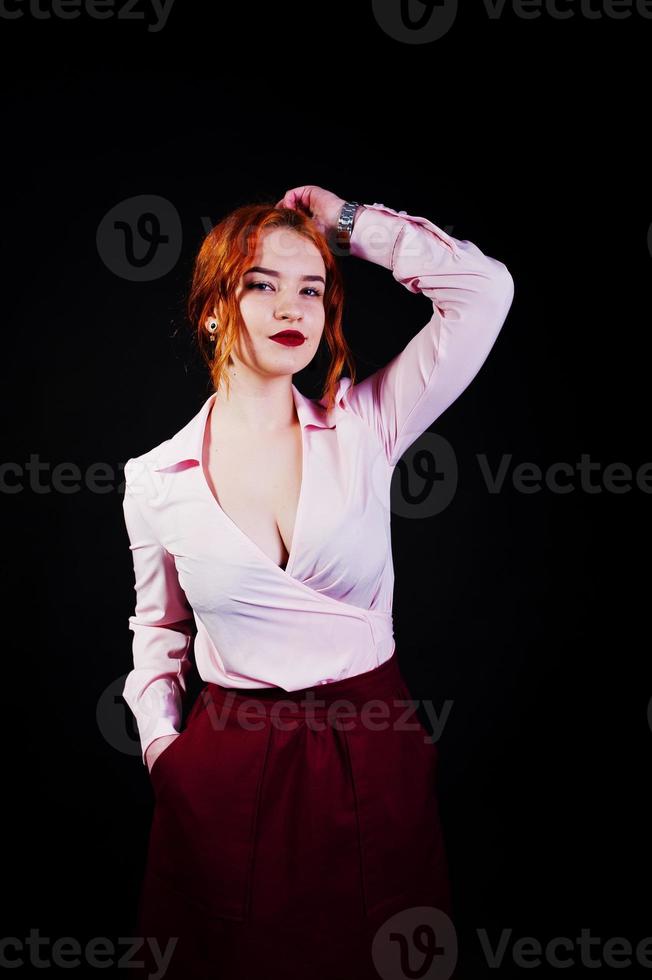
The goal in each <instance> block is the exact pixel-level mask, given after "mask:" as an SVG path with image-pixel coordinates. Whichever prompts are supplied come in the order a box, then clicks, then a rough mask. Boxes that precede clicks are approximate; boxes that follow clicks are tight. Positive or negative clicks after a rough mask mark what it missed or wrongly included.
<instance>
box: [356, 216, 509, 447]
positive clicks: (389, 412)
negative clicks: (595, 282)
mask: <svg viewBox="0 0 652 980" xmlns="http://www.w3.org/2000/svg"><path fill="white" fill-rule="evenodd" d="M351 255H355V256H357V257H358V258H362V259H368V260H369V261H371V262H375V263H377V264H378V265H382V266H383V267H384V268H385V269H389V270H390V271H391V273H392V275H393V276H394V278H395V279H396V280H397V282H400V283H401V284H402V285H403V286H405V288H406V289H409V290H410V292H412V293H424V294H425V295H426V296H427V297H428V298H429V299H430V300H432V305H433V314H432V317H431V318H430V320H429V321H428V323H426V325H425V326H424V327H423V328H422V329H421V330H420V331H419V332H418V333H417V334H416V335H415V336H414V337H413V338H412V339H411V340H410V341H409V343H408V344H407V345H406V346H405V347H404V348H403V350H402V351H401V352H400V353H399V354H397V356H396V357H394V358H393V360H391V361H390V362H389V363H388V364H386V365H385V366H384V367H382V368H380V369H379V370H377V371H375V372H374V373H373V374H372V375H370V376H369V377H368V378H365V380H364V381H361V382H360V383H359V384H356V385H353V386H352V387H350V388H349V389H348V391H347V393H346V401H347V404H348V405H349V407H350V408H351V410H352V411H353V412H355V413H356V414H358V415H359V416H360V417H361V418H363V419H364V420H365V422H366V423H367V424H368V425H369V427H370V428H371V429H372V430H373V432H374V433H375V435H376V437H377V439H378V442H379V443H380V445H381V446H382V448H383V450H384V452H385V454H386V456H387V459H388V461H389V462H390V463H391V464H392V465H395V464H396V463H397V462H398V460H399V459H400V458H401V456H402V455H403V453H404V452H405V450H406V449H407V448H408V446H410V445H411V444H412V443H413V442H414V441H415V440H416V439H417V438H418V437H419V436H420V435H421V434H422V433H423V432H425V430H426V429H427V428H428V426H430V425H431V424H432V423H433V422H434V421H435V419H436V418H438V416H440V415H441V414H442V412H443V411H444V410H445V409H446V408H448V406H449V405H451V404H452V403H453V402H454V401H455V399H456V398H457V397H458V396H459V395H461V393H462V392H463V391H464V389H465V388H466V387H467V385H469V383H470V382H471V381H472V380H473V378H474V377H475V376H476V374H477V373H478V371H479V370H480V368H481V367H482V364H483V363H484V361H485V359H486V357H487V355H488V354H489V351H490V350H491V348H492V346H493V344H494V342H495V340H496V338H497V336H498V334H499V332H500V329H501V327H502V325H503V323H504V321H505V318H506V316H507V313H508V311H509V308H510V306H511V303H512V299H513V296H514V282H513V280H512V277H511V275H510V273H509V271H508V269H507V267H506V266H505V265H504V264H503V263H502V262H499V261H498V260H497V259H493V258H490V257H489V256H487V255H484V254H483V253H482V252H481V251H480V249H479V248H478V247H477V245H474V244H473V242H469V241H460V240H459V239H457V238H453V237H452V236H451V235H448V234H446V232H444V231H442V229H441V228H438V227H437V225H435V224H433V223H432V222H431V221H428V220H427V218H420V217H415V216H413V215H409V214H406V212H405V211H394V210H393V209H392V208H387V207H385V206H384V205H383V204H365V205H363V206H362V207H361V208H359V209H358V212H357V214H356V218H355V224H354V226H353V232H352V235H351Z"/></svg>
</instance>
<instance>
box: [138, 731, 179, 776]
mask: <svg viewBox="0 0 652 980" xmlns="http://www.w3.org/2000/svg"><path fill="white" fill-rule="evenodd" d="M180 734H181V732H175V734H174V735H159V737H158V738H155V739H154V741H153V742H150V743H149V745H148V746H147V751H146V752H145V762H146V763H147V768H148V770H149V772H151V771H152V766H153V765H154V762H155V761H156V759H158V757H159V755H160V754H161V752H165V750H166V748H167V747H168V745H171V744H172V742H174V740H175V738H178V737H179V735H180Z"/></svg>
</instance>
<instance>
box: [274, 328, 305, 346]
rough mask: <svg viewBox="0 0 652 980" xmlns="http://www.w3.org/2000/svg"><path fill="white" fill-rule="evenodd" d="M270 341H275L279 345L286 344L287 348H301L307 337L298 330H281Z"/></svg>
mask: <svg viewBox="0 0 652 980" xmlns="http://www.w3.org/2000/svg"><path fill="white" fill-rule="evenodd" d="M269 339H270V340H275V341H276V343H277V344H284V345H285V347H299V345H300V344H303V343H304V342H305V339H306V338H305V337H304V336H303V334H302V333H299V331H298V330H280V331H279V333H275V334H273V335H272V336H271V337H270V338H269Z"/></svg>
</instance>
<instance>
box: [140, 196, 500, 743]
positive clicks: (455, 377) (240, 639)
mask: <svg viewBox="0 0 652 980" xmlns="http://www.w3.org/2000/svg"><path fill="white" fill-rule="evenodd" d="M351 254H352V255H355V256H358V257H359V258H362V259H367V260H369V261H371V262H375V263H377V264H378V265H381V266H382V267H383V268H385V269H389V270H390V271H391V273H392V275H393V277H394V279H396V281H397V282H399V283H401V285H403V286H404V287H405V288H406V289H408V290H409V291H410V292H412V293H424V294H425V295H426V296H427V297H428V298H429V299H430V300H431V301H432V305H433V312H432V316H431V317H430V319H429V320H428V322H427V323H426V324H425V326H423V327H422V328H421V330H420V331H419V332H418V333H417V334H416V335H415V336H414V337H413V338H412V339H411V340H410V341H409V342H408V343H407V345H406V346H405V347H404V349H403V350H402V351H401V352H400V353H399V354H398V355H397V356H396V357H394V358H393V360H391V361H390V362H389V363H388V364H386V365H385V366H384V367H382V368H380V369H379V370H377V371H375V372H374V373H373V374H372V375H371V376H370V377H368V378H366V379H365V380H364V381H361V382H360V383H359V384H356V385H354V386H351V380H350V378H342V379H341V380H340V382H339V389H338V393H337V400H336V404H335V406H334V407H333V409H332V410H331V411H330V412H327V411H326V409H325V408H324V405H323V404H322V401H323V399H322V400H320V401H317V400H313V399H309V398H306V397H305V396H304V395H302V394H301V392H300V391H299V390H298V389H297V388H296V387H295V385H292V394H293V397H294V403H295V406H296V410H297V415H298V418H299V422H300V425H301V433H302V440H303V473H302V483H301V492H300V496H299V505H298V511H297V517H296V526H295V528H294V534H293V539H292V545H291V551H290V554H289V558H288V562H287V566H286V568H285V569H282V568H281V567H280V566H279V565H277V564H276V563H275V562H274V561H273V560H272V559H271V558H270V557H269V556H268V555H266V554H265V552H263V551H262V550H261V549H260V548H259V547H258V546H257V545H256V544H255V543H254V542H253V541H252V540H251V539H250V538H249V537H248V536H247V535H245V534H244V532H243V531H241V530H240V528H239V527H238V526H237V525H236V524H235V523H234V521H232V520H231V519H230V518H229V517H228V516H227V514H226V512H225V511H223V510H222V508H221V507H220V506H219V504H218V503H217V501H216V499H215V497H214V496H213V494H212V491H211V489H210V487H209V485H208V482H207V479H206V475H205V473H204V469H203V466H202V463H201V459H202V444H203V438H204V432H205V429H206V422H207V418H208V413H209V409H210V406H211V402H212V400H213V399H214V398H215V395H214V394H213V395H211V396H210V397H209V398H208V399H207V400H206V401H205V402H204V404H203V405H202V407H201V408H200V410H199V411H198V412H197V414H196V415H195V416H194V417H193V418H191V419H190V421H189V422H187V423H186V425H184V426H183V428H181V429H179V431H178V432H176V433H175V434H174V435H173V436H172V437H171V438H170V439H166V440H165V441H164V442H162V443H159V444H158V445H157V446H155V447H154V448H153V449H150V450H149V451H148V452H145V453H143V454H142V455H140V456H136V457H133V458H131V459H129V460H127V463H126V464H125V496H124V500H123V508H124V518H125V522H126V526H127V532H128V535H129V539H130V550H131V552H132V557H133V564H134V573H135V592H136V605H135V610H134V613H133V615H131V616H129V627H130V629H131V630H133V663H134V666H133V669H132V670H131V671H130V673H129V674H128V675H127V678H126V681H125V685H124V690H123V697H124V698H125V700H126V702H127V703H128V705H129V707H130V709H131V710H132V711H133V713H134V716H135V718H136V723H137V725H138V730H139V735H140V742H141V747H142V759H143V762H145V751H146V749H147V747H148V745H149V744H150V743H151V742H153V741H154V739H155V738H159V737H160V736H161V735H172V734H175V733H176V732H178V731H179V726H180V721H181V707H182V698H183V696H184V694H185V692H186V675H187V673H188V671H189V669H190V659H189V657H190V654H191V651H192V649H193V646H194V658H195V663H196V666H197V670H198V673H199V675H200V677H202V678H203V680H204V681H212V682H214V683H216V684H221V685H223V686H226V687H234V688H238V687H270V686H278V687H281V688H283V689H284V690H286V691H296V690H299V689H301V688H304V687H309V686H312V685H317V684H326V683H328V682H329V681H333V680H339V679H340V678H343V677H350V676H353V675H356V674H359V673H362V672H364V671H367V670H371V669H372V668H374V667H376V666H378V665H379V664H381V663H383V662H384V661H385V660H387V659H388V658H389V657H390V656H391V654H392V653H393V650H394V633H393V626H392V598H393V591H394V568H393V563H392V552H391V537H390V506H389V503H390V483H391V479H392V473H393V470H394V467H395V465H396V463H397V462H398V460H399V459H400V458H401V456H402V454H403V453H404V452H405V450H406V449H407V448H408V446H410V445H411V444H412V443H413V442H414V441H415V440H416V439H417V438H418V437H419V436H420V435H421V434H422V433H423V432H424V431H425V430H426V429H427V428H428V427H429V426H430V425H431V424H432V423H433V422H434V421H435V419H436V418H437V417H438V416H439V415H441V413H442V412H443V411H445V409H446V408H447V407H448V406H449V405H450V404H451V403H452V402H453V401H455V399H456V398H457V397H458V396H459V395H460V394H461V393H462V392H463V391H464V389H465V388H466V387H467V385H468V384H469V383H470V382H471V381H472V380H473V378H474V377H475V375H476V374H477V373H478V371H479V370H480V368H481V366H482V364H483V363H484V361H485V359H486V357H487V355H488V353H489V351H490V350H491V348H492V346H493V344H494V342H495V340H496V337H497V336H498V333H499V331H500V329H501V327H502V325H503V323H504V321H505V318H506V316H507V313H508V310H509V308H510V306H511V303H512V299H513V295H514V283H513V280H512V277H511V275H510V273H509V271H508V270H507V268H506V266H505V265H504V264H503V263H502V262H499V261H498V260H496V259H493V258H490V257H488V256H486V255H484V254H483V253H482V252H481V251H480V249H479V248H478V247H477V246H476V245H474V244H473V243H472V242H469V241H460V240H458V239H456V238H453V237H451V236H450V235H448V234H446V232H444V231H442V230H441V229H440V228H438V227H437V225H435V224H433V223H432V222H430V221H428V220H427V219H426V218H419V217H414V216H413V215H409V214H406V213H405V211H399V212H397V211H394V210H392V208H387V207H385V206H384V205H383V204H371V205H370V204H367V205H364V210H362V211H360V212H359V213H358V217H357V218H356V221H355V225H354V228H353V234H352V238H351Z"/></svg>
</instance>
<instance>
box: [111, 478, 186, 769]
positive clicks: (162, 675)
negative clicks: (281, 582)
mask: <svg viewBox="0 0 652 980" xmlns="http://www.w3.org/2000/svg"><path fill="white" fill-rule="evenodd" d="M132 462H133V461H132V460H128V461H127V463H126V464H125V495H124V499H123V511H124V519H125V524H126V526H127V533H128V536H129V541H130V544H129V549H130V551H131V553H132V558H133V566H134V577H135V586H134V588H135V592H136V604H135V609H134V612H133V615H131V616H129V620H128V621H129V628H130V629H131V630H133V634H134V636H133V648H132V649H133V663H134V666H133V669H132V670H131V671H130V673H128V674H127V677H126V680H125V685H124V689H123V692H122V696H123V697H124V699H125V701H126V702H127V704H128V705H129V707H130V709H131V711H132V712H133V714H134V717H135V719H136V724H137V726H138V732H139V735H140V742H141V748H142V761H143V763H144V764H146V761H145V752H146V750H147V748H148V746H149V745H150V744H151V743H152V742H153V741H154V739H156V738H159V737H160V736H161V735H174V734H175V733H178V732H179V725H180V721H181V708H182V699H183V695H184V694H185V692H186V680H185V679H186V674H187V673H188V671H189V669H190V667H191V662H190V660H189V654H190V651H191V648H192V644H193V639H194V636H195V633H196V623H195V620H194V615H193V611H192V608H191V607H190V605H189V604H188V600H187V598H186V595H185V592H184V591H183V589H182V588H181V586H180V584H179V578H178V573H177V570H176V566H175V564H174V559H173V557H172V555H170V553H169V552H168V551H166V550H165V548H163V547H162V546H161V545H160V544H159V542H158V541H157V540H156V539H155V537H154V534H153V533H152V530H151V528H150V526H149V525H148V523H147V521H146V520H145V517H144V516H143V509H142V508H143V505H142V501H140V500H139V499H138V497H139V492H140V493H142V490H143V487H142V486H141V487H139V486H138V482H139V481H138V480H137V478H135V477H131V478H130V470H131V464H132Z"/></svg>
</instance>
